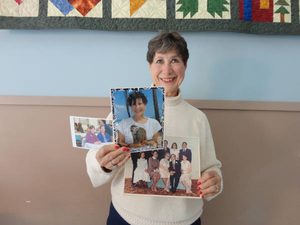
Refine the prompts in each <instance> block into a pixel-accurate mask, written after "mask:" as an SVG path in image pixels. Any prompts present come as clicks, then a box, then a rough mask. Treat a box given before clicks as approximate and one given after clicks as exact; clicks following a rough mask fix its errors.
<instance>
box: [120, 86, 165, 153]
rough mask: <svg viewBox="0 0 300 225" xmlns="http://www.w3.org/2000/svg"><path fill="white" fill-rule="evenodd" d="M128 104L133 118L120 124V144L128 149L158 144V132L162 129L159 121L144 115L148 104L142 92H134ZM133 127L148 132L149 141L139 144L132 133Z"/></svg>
mask: <svg viewBox="0 0 300 225" xmlns="http://www.w3.org/2000/svg"><path fill="white" fill-rule="evenodd" d="M127 103H128V105H129V106H130V107H131V111H132V113H133V116H132V117H130V118H127V119H123V120H122V121H121V122H120V123H119V124H118V126H117V128H118V143H119V144H120V145H121V146H126V147H129V146H130V147H142V146H144V145H148V144H151V145H153V144H154V143H155V142H156V144H157V138H158V131H159V130H160V129H161V125H160V124H159V122H158V121H157V120H155V119H151V118H148V117H146V116H145V115H144V112H145V110H146V106H147V103H148V100H147V98H146V96H145V95H144V94H143V93H142V92H140V91H136V92H133V93H131V94H130V95H129V97H128V99H127ZM132 126H136V127H137V128H143V129H144V130H145V131H146V136H147V137H146V138H147V140H148V141H146V142H142V143H137V142H136V141H135V140H134V139H133V135H132V133H131V131H132Z"/></svg>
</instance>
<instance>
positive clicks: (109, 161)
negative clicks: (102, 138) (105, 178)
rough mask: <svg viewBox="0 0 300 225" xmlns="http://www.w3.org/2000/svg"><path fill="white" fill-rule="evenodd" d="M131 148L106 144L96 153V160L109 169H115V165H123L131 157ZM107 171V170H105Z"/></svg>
mask: <svg viewBox="0 0 300 225" xmlns="http://www.w3.org/2000/svg"><path fill="white" fill-rule="evenodd" d="M129 151H130V149H129V148H126V147H121V148H120V147H119V145H115V144H112V145H104V146H102V147H101V148H100V149H99V150H98V151H97V153H96V160H97V161H98V163H99V164H100V166H101V167H104V168H105V169H107V170H114V169H116V168H114V167H113V166H114V165H116V166H117V167H118V168H120V167H122V166H123V165H124V164H125V163H126V162H127V160H128V159H129V158H130V156H131V155H130V153H129ZM105 172H107V171H105Z"/></svg>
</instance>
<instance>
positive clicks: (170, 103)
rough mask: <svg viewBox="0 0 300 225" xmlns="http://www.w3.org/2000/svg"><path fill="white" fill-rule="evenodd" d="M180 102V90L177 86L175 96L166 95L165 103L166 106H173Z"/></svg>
mask: <svg viewBox="0 0 300 225" xmlns="http://www.w3.org/2000/svg"><path fill="white" fill-rule="evenodd" d="M181 102H182V95H181V90H180V88H179V90H178V95H177V96H175V97H166V105H167V106H175V105H178V104H180V103H181Z"/></svg>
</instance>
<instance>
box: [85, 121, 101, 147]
mask: <svg viewBox="0 0 300 225" xmlns="http://www.w3.org/2000/svg"><path fill="white" fill-rule="evenodd" d="M89 129H90V131H89V132H87V133H86V136H85V138H86V143H90V144H95V145H99V144H101V141H100V140H99V139H98V138H97V136H96V134H95V127H94V126H93V125H92V126H90V127H89Z"/></svg>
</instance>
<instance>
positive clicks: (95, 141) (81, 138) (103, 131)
mask: <svg viewBox="0 0 300 225" xmlns="http://www.w3.org/2000/svg"><path fill="white" fill-rule="evenodd" d="M70 127H71V137H72V144H73V147H75V148H84V149H97V150H98V149H99V148H100V147H101V146H103V145H107V144H112V143H114V139H113V130H112V120H107V119H103V118H88V117H79V116H70Z"/></svg>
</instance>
